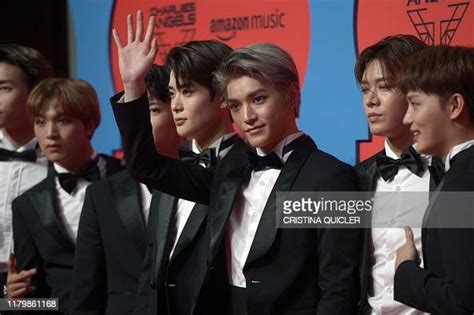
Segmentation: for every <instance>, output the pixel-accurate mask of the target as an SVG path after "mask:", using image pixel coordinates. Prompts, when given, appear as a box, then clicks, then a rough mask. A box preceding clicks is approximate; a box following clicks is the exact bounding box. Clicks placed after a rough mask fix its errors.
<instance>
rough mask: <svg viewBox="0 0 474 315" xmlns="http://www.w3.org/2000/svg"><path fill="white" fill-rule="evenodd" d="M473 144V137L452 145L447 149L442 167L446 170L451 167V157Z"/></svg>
mask: <svg viewBox="0 0 474 315" xmlns="http://www.w3.org/2000/svg"><path fill="white" fill-rule="evenodd" d="M473 145H474V139H473V140H468V141H466V142H463V143H460V144H457V145H455V146H454V147H452V148H451V150H449V152H448V155H446V159H445V162H444V167H445V170H446V172H447V171H448V170H449V168H450V167H451V160H452V158H453V157H455V156H456V155H457V154H459V153H461V152H462V151H464V150H467V149H469V148H470V147H472V146H473Z"/></svg>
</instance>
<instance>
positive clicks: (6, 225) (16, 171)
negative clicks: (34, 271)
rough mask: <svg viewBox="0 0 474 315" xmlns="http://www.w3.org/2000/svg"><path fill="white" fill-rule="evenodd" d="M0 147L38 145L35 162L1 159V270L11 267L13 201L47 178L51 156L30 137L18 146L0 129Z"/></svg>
mask: <svg viewBox="0 0 474 315" xmlns="http://www.w3.org/2000/svg"><path fill="white" fill-rule="evenodd" d="M0 148H2V149H6V150H10V151H17V152H23V151H25V150H34V149H36V156H37V158H36V162H35V163H31V162H25V161H19V160H13V161H3V162H2V161H0V272H6V271H7V270H8V259H9V257H10V253H11V252H12V251H13V231H12V201H13V199H15V198H16V197H18V196H19V195H21V194H22V193H24V192H25V191H26V190H28V189H30V188H31V187H33V186H34V185H36V184H38V183H39V182H40V181H42V180H43V179H45V178H46V176H47V174H48V160H47V159H46V157H45V156H44V155H43V154H42V153H41V151H40V149H39V148H38V147H37V141H36V139H31V140H30V141H29V142H28V143H26V144H25V145H23V146H21V147H19V148H18V149H16V148H15V146H14V145H13V144H12V143H11V141H9V139H8V137H7V136H6V135H5V134H4V132H3V130H1V129H0Z"/></svg>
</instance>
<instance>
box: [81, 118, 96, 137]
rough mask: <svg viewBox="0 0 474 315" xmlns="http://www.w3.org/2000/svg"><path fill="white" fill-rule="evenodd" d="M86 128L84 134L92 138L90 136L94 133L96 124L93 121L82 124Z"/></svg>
mask: <svg viewBox="0 0 474 315" xmlns="http://www.w3.org/2000/svg"><path fill="white" fill-rule="evenodd" d="M84 126H85V128H86V134H87V137H88V138H89V139H92V136H93V135H94V132H95V129H96V126H95V124H94V123H93V122H91V121H90V122H88V123H87V124H85V125H84Z"/></svg>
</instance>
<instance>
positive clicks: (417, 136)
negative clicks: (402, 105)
mask: <svg viewBox="0 0 474 315" xmlns="http://www.w3.org/2000/svg"><path fill="white" fill-rule="evenodd" d="M407 99H408V104H409V105H408V111H407V113H406V115H405V118H404V120H403V121H404V123H405V124H406V125H407V126H409V127H410V131H411V132H412V133H413V140H414V141H415V142H416V143H417V146H416V150H417V151H418V152H420V153H425V154H432V155H435V156H439V157H441V158H443V157H444V155H445V154H447V153H448V152H449V150H450V148H451V145H450V141H449V139H450V133H449V130H450V125H451V118H450V113H449V109H448V106H444V105H443V104H441V100H440V98H439V97H438V96H437V95H434V94H426V93H423V92H420V91H411V92H408V93H407Z"/></svg>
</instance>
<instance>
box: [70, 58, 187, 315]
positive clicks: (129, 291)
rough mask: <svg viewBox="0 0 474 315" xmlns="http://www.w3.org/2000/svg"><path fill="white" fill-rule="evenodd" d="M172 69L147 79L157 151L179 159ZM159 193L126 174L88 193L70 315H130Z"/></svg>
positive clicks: (152, 72)
mask: <svg viewBox="0 0 474 315" xmlns="http://www.w3.org/2000/svg"><path fill="white" fill-rule="evenodd" d="M168 80H169V73H168V70H167V69H166V68H165V67H163V66H157V65H153V66H152V67H151V69H150V71H148V73H147V75H146V80H145V81H146V87H147V93H148V99H149V100H150V107H149V110H150V121H151V125H152V128H153V135H154V141H155V146H156V148H160V152H161V154H163V155H165V156H169V157H172V158H176V157H177V156H178V149H179V147H180V144H181V142H182V138H181V137H179V136H178V134H177V133H176V128H175V126H174V122H173V117H172V114H171V107H170V104H169V101H170V99H169V94H168ZM157 198H158V199H159V198H160V196H159V193H158V194H157V193H156V192H155V193H154V194H153V198H152V194H151V191H149V189H148V187H146V186H145V185H144V184H140V183H138V182H137V181H135V180H134V179H132V178H131V177H130V175H129V174H128V172H127V171H123V172H120V173H118V174H116V175H114V176H111V177H108V178H106V179H104V180H101V181H99V182H97V183H94V184H92V185H91V186H89V187H88V188H87V191H86V196H85V201H84V206H83V209H82V212H81V219H80V221H79V230H78V235H77V244H76V249H75V253H74V270H73V282H72V294H71V296H72V298H71V309H70V312H71V314H89V315H92V314H97V315H99V314H114V315H121V314H123V315H130V314H131V313H132V312H133V308H134V304H135V294H136V292H137V287H138V280H139V275H140V271H141V269H142V266H143V259H144V257H145V252H146V248H147V235H146V224H147V222H148V215H149V212H150V209H151V207H152V206H156V204H157V203H158V201H157Z"/></svg>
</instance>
